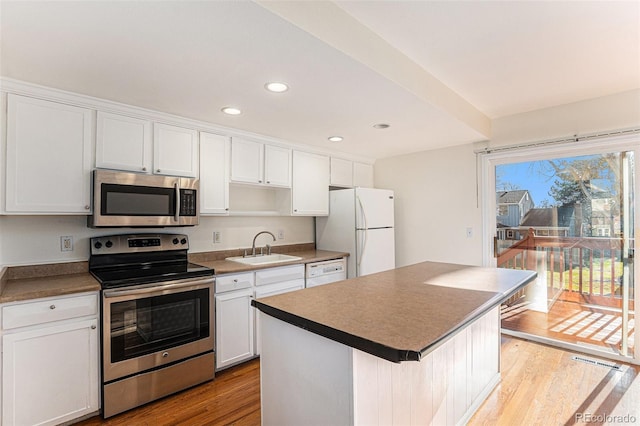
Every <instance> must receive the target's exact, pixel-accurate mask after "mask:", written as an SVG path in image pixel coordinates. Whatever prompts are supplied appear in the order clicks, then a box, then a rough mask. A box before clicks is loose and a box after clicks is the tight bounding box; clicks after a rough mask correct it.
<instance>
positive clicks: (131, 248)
mask: <svg viewBox="0 0 640 426" xmlns="http://www.w3.org/2000/svg"><path fill="white" fill-rule="evenodd" d="M188 248H189V240H188V238H187V236H186V235H182V234H125V235H110V236H104V237H96V238H91V257H90V259H89V271H90V272H91V274H92V275H93V276H94V277H95V278H96V279H97V280H98V281H99V282H100V284H101V285H102V288H103V289H104V288H116V287H125V286H135V285H142V284H148V283H157V282H168V281H175V280H183V279H192V278H197V277H207V276H213V274H214V271H213V269H211V268H207V267H205V266H201V265H197V264H195V263H190V262H188V260H187V250H188Z"/></svg>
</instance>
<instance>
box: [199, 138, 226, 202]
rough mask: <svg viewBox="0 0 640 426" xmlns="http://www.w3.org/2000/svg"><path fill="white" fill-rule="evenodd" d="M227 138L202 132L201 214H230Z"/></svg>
mask: <svg viewBox="0 0 640 426" xmlns="http://www.w3.org/2000/svg"><path fill="white" fill-rule="evenodd" d="M229 151H230V141H229V138H228V137H226V136H220V135H214V134H211V133H205V132H200V214H201V215H227V214H229V154H230V152H229Z"/></svg>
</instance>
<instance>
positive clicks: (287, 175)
mask: <svg viewBox="0 0 640 426" xmlns="http://www.w3.org/2000/svg"><path fill="white" fill-rule="evenodd" d="M264 182H265V183H266V184H267V185H273V186H283V187H285V188H290V187H291V150H290V149H288V148H282V147H279V146H273V145H265V146H264Z"/></svg>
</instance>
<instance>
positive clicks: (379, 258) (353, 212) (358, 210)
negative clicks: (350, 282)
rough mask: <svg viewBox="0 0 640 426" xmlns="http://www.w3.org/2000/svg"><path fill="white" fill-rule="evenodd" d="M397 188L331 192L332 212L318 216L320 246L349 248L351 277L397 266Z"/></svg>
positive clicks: (346, 249)
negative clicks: (395, 197)
mask: <svg viewBox="0 0 640 426" xmlns="http://www.w3.org/2000/svg"><path fill="white" fill-rule="evenodd" d="M393 205H394V202H393V191H391V190H388V189H373V188H354V189H340V190H334V191H330V192H329V216H326V217H317V218H316V248H317V249H319V250H333V251H344V252H348V253H349V254H350V256H349V257H348V259H347V277H348V278H353V277H359V276H362V275H369V274H373V273H376V272H381V271H386V270H389V269H393V268H395V265H396V262H395V238H394V230H393Z"/></svg>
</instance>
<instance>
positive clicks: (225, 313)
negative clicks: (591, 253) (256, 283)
mask: <svg viewBox="0 0 640 426" xmlns="http://www.w3.org/2000/svg"><path fill="white" fill-rule="evenodd" d="M252 295H253V289H251V288H248V289H245V290H238V291H232V292H229V293H223V294H216V296H215V299H216V370H219V369H221V368H224V367H227V366H230V365H233V364H236V363H238V362H241V361H244V360H247V359H249V358H252V357H253V356H254V354H255V351H254V346H253V328H254V320H253V308H252V307H251V298H252Z"/></svg>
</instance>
